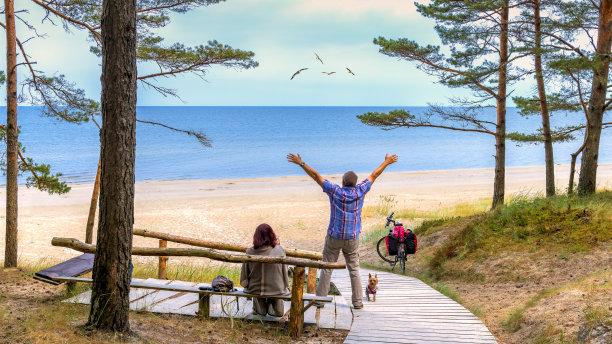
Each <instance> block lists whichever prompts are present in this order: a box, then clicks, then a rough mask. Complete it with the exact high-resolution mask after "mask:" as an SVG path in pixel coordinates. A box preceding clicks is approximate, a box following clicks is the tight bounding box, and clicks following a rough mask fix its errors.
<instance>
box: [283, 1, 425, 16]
mask: <svg viewBox="0 0 612 344" xmlns="http://www.w3.org/2000/svg"><path fill="white" fill-rule="evenodd" d="M290 11H291V12H292V13H293V14H294V15H320V14H332V13H333V14H334V15H335V16H338V17H345V18H346V17H349V18H351V19H359V18H361V17H364V16H368V15H372V14H383V15H385V16H393V17H402V18H409V17H414V16H415V15H416V14H417V12H416V7H415V6H414V4H413V1H411V0H333V1H330V0H308V1H295V2H293V6H292V7H291V8H290Z"/></svg>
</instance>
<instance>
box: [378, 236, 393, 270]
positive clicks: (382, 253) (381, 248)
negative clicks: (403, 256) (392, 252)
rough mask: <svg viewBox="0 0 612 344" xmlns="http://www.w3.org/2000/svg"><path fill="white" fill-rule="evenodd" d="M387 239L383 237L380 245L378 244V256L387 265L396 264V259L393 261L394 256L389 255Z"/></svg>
mask: <svg viewBox="0 0 612 344" xmlns="http://www.w3.org/2000/svg"><path fill="white" fill-rule="evenodd" d="M385 238H386V237H382V238H380V240H378V244H376V252H378V256H379V257H380V258H381V259H382V260H384V261H385V262H387V263H391V264H393V263H395V258H393V259H391V258H392V256H389V255H388V254H387V244H386V243H385Z"/></svg>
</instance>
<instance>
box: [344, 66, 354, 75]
mask: <svg viewBox="0 0 612 344" xmlns="http://www.w3.org/2000/svg"><path fill="white" fill-rule="evenodd" d="M344 68H346V70H347V71H348V72H349V73H351V74H353V75H355V73H353V71H352V70H350V68H349V67H344Z"/></svg>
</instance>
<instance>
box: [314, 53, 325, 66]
mask: <svg viewBox="0 0 612 344" xmlns="http://www.w3.org/2000/svg"><path fill="white" fill-rule="evenodd" d="M314 54H315V57H316V58H317V60H319V62H321V64H323V60H321V58H320V57H319V54H317V53H314Z"/></svg>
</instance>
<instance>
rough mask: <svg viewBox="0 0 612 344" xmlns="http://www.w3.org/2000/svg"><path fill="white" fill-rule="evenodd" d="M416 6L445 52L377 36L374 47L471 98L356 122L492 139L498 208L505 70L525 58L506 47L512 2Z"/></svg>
mask: <svg viewBox="0 0 612 344" xmlns="http://www.w3.org/2000/svg"><path fill="white" fill-rule="evenodd" d="M416 6H417V10H418V11H419V13H421V15H423V16H425V17H428V18H431V19H433V20H435V22H436V27H435V29H436V32H437V34H438V36H439V37H440V39H441V41H442V43H443V44H444V45H445V47H448V49H443V48H441V47H439V46H433V45H420V44H418V43H416V42H414V41H410V40H408V39H405V38H401V39H386V38H383V37H379V38H377V39H375V40H374V43H375V44H377V45H379V46H380V52H381V53H383V54H385V55H389V56H392V57H398V58H401V59H405V60H408V61H412V62H415V63H417V64H418V67H419V69H421V70H422V71H424V72H426V73H427V74H429V75H433V76H435V77H437V78H438V80H439V82H440V83H441V84H443V85H446V86H448V87H451V88H459V87H464V88H467V89H469V90H470V91H472V93H473V95H474V98H473V99H458V98H455V99H451V102H452V103H453V106H452V107H443V106H439V105H430V107H429V110H428V111H427V112H426V113H425V114H423V115H414V114H411V113H410V112H408V111H406V110H394V111H390V112H389V113H377V112H370V113H366V114H363V115H360V116H358V118H359V119H360V120H361V121H362V122H363V123H365V124H368V125H373V126H380V127H383V128H397V127H409V128H410V127H432V128H440V129H446V130H457V131H466V132H475V133H482V134H487V135H491V136H492V137H493V138H494V139H495V178H494V183H493V184H494V185H493V203H492V207H493V208H495V207H497V206H499V205H501V204H503V202H504V193H505V154H506V147H505V140H506V97H507V95H508V94H507V85H508V84H509V83H511V82H512V81H514V80H516V79H517V78H518V77H519V76H520V74H518V73H514V71H513V70H511V69H510V66H511V62H513V61H514V60H515V59H518V58H521V57H523V56H525V55H524V54H523V55H519V54H516V53H515V51H513V50H512V49H511V47H510V46H509V39H508V33H509V25H510V22H509V9H510V6H511V4H510V2H509V1H508V0H505V1H496V0H487V1H475V0H471V1H453V0H433V1H431V2H430V3H429V4H427V5H421V4H416ZM443 50H446V51H443ZM491 103H494V104H495V105H491ZM492 106H494V107H495V110H496V118H495V120H494V121H493V120H490V119H489V118H487V117H486V116H484V115H483V112H484V111H483V109H485V108H488V107H492Z"/></svg>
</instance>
